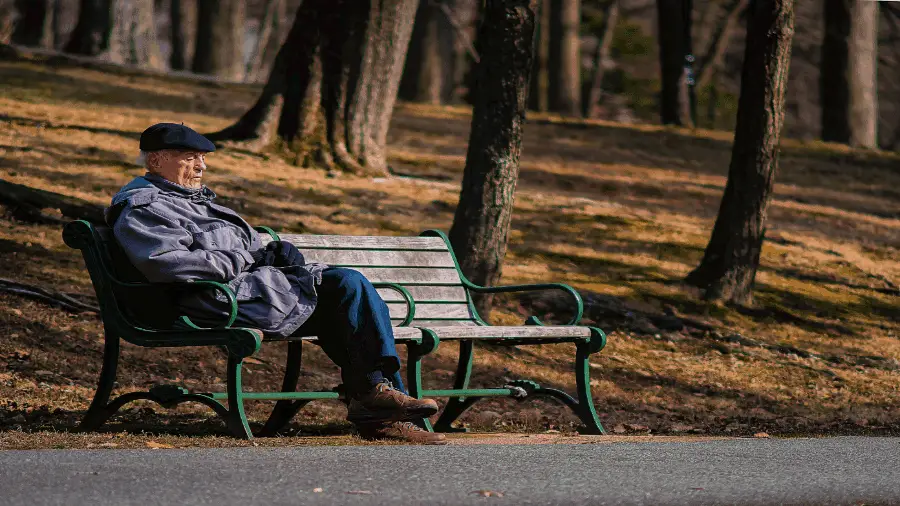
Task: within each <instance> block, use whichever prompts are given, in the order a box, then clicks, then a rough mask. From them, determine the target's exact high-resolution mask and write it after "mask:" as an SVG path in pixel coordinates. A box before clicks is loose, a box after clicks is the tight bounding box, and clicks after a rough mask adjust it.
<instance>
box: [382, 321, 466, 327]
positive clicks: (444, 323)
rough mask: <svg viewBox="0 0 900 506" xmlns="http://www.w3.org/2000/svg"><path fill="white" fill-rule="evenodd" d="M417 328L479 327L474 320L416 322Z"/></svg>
mask: <svg viewBox="0 0 900 506" xmlns="http://www.w3.org/2000/svg"><path fill="white" fill-rule="evenodd" d="M393 323H400V320H394V321H393ZM414 325H415V326H416V327H424V328H429V329H430V328H437V327H473V326H476V325H478V324H477V323H475V321H474V320H415V324H414Z"/></svg>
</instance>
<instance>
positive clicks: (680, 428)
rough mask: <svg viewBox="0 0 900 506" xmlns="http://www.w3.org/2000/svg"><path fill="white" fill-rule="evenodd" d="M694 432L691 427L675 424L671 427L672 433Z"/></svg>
mask: <svg viewBox="0 0 900 506" xmlns="http://www.w3.org/2000/svg"><path fill="white" fill-rule="evenodd" d="M692 430H694V426H693V425H685V424H682V423H676V424H675V425H673V426H672V432H690V431H692Z"/></svg>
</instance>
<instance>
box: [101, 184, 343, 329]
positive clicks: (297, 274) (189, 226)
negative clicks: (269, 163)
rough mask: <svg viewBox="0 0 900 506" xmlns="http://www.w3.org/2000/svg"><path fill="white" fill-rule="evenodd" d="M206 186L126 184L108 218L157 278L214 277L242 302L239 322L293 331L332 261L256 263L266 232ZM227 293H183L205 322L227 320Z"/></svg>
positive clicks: (184, 302) (136, 260)
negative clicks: (255, 254)
mask: <svg viewBox="0 0 900 506" xmlns="http://www.w3.org/2000/svg"><path fill="white" fill-rule="evenodd" d="M215 197H216V194H215V193H213V191H212V190H210V189H209V188H207V187H206V186H204V187H202V188H200V189H191V188H185V187H183V186H180V185H177V184H175V183H172V182H171V181H167V180H166V179H163V178H161V177H159V176H156V175H154V174H149V173H148V174H145V175H144V176H142V177H137V178H135V179H134V180H132V181H131V182H130V183H128V184H127V185H125V186H124V187H122V189H121V190H119V192H118V193H116V195H115V196H114V197H113V199H112V205H111V206H110V207H109V208H107V223H109V225H110V226H111V227H112V229H113V234H114V235H115V237H116V240H118V242H119V244H120V245H121V246H122V249H123V250H124V251H125V253H126V255H127V256H128V258H129V259H130V260H131V262H132V264H134V266H135V267H136V268H137V270H138V271H140V272H141V273H142V274H143V275H144V276H145V277H146V278H147V279H148V280H149V281H151V282H158V283H163V282H175V281H189V280H204V279H206V280H213V281H220V282H223V283H226V284H227V285H228V286H229V287H230V288H231V289H232V290H233V291H234V293H235V296H236V298H237V300H238V316H237V320H236V321H235V325H237V326H245V327H252V328H257V329H261V330H263V331H265V332H267V333H271V334H276V335H281V336H288V335H291V334H292V333H293V332H294V331H296V330H297V328H299V327H300V326H301V325H302V324H303V323H304V322H305V321H306V319H307V318H309V315H310V314H312V312H313V310H314V309H315V307H316V289H315V286H316V285H317V284H319V283H321V279H322V278H321V275H322V271H323V270H324V269H326V268H327V266H326V265H324V264H307V265H305V266H303V267H299V266H295V267H287V268H275V267H266V266H263V267H259V268H252V267H251V266H252V264H253V257H252V256H251V253H250V252H251V251H256V250H258V249H260V248H261V247H262V244H261V243H260V238H259V234H257V232H256V231H255V230H253V227H251V226H250V225H248V224H247V222H246V221H244V220H243V219H242V218H241V217H240V216H238V215H237V213H235V212H234V211H232V210H231V209H228V208H227V207H222V206H220V205H217V204H215V203H213V199H215ZM225 300H226V299H225V297H224V296H223V295H222V294H221V293H216V292H215V291H210V292H201V293H196V294H192V295H188V296H185V297H182V299H181V300H179V301H177V302H178V306H179V307H180V309H182V310H183V311H184V312H185V314H187V315H188V316H190V317H191V318H192V319H193V320H194V321H196V322H198V323H201V324H202V323H206V324H211V323H213V322H221V321H222V320H223V319H224V317H225V316H227V305H226V304H225Z"/></svg>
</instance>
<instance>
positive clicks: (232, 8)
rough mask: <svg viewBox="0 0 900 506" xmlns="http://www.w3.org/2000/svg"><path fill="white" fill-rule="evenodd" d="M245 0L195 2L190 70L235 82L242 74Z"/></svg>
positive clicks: (198, 0)
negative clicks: (194, 36) (192, 60)
mask: <svg viewBox="0 0 900 506" xmlns="http://www.w3.org/2000/svg"><path fill="white" fill-rule="evenodd" d="M243 54H244V1H243V0H197V42H196V44H195V45H194V64H193V67H192V68H193V71H194V72H196V73H198V74H209V75H213V76H216V77H219V78H222V79H227V80H232V81H237V80H240V79H241V78H242V77H243V75H244V58H243Z"/></svg>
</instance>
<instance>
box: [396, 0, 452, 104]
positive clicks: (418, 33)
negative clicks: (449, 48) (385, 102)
mask: <svg viewBox="0 0 900 506" xmlns="http://www.w3.org/2000/svg"><path fill="white" fill-rule="evenodd" d="M442 18H444V19H442ZM441 24H446V20H445V16H444V13H443V12H441V10H440V8H439V7H437V6H436V5H435V4H433V3H432V2H431V1H430V0H421V3H420V4H419V8H418V10H417V11H416V21H415V24H414V25H413V32H412V39H411V40H410V43H409V51H408V52H407V54H406V65H405V66H404V69H403V78H402V79H401V80H400V91H399V96H400V98H402V99H403V100H409V101H410V102H425V103H428V104H440V103H441V98H442V97H443V95H444V81H445V79H447V78H449V77H450V76H447V75H445V68H444V67H445V65H446V64H447V63H449V62H448V60H447V57H448V56H449V55H446V54H442V51H441V50H442V47H441V40H440V37H441V33H440V32H441V26H440V25H441ZM445 31H446V30H445Z"/></svg>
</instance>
